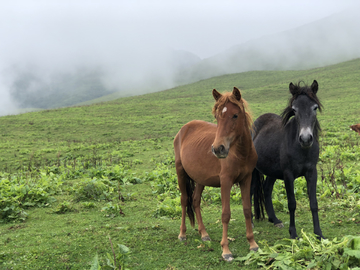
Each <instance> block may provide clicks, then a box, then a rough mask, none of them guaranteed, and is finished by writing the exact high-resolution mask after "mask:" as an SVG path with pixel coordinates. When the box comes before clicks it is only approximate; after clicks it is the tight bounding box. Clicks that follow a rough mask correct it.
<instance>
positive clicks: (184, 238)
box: [178, 236, 186, 241]
mask: <svg viewBox="0 0 360 270" xmlns="http://www.w3.org/2000/svg"><path fill="white" fill-rule="evenodd" d="M178 239H179V240H180V241H185V240H186V236H179V237H178Z"/></svg>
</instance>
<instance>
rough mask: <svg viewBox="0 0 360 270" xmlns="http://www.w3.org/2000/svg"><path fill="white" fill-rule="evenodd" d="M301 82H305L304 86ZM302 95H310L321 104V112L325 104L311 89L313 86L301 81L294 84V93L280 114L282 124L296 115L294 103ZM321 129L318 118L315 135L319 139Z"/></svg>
mask: <svg viewBox="0 0 360 270" xmlns="http://www.w3.org/2000/svg"><path fill="white" fill-rule="evenodd" d="M301 84H303V85H304V86H301ZM300 95H306V96H308V97H309V98H310V99H311V100H312V101H314V102H315V103H316V104H317V105H318V106H319V111H320V112H321V111H322V108H323V105H322V104H321V102H320V100H319V98H318V97H317V96H316V94H315V93H314V92H313V91H312V90H311V87H309V86H308V85H307V84H305V83H304V82H303V81H299V82H298V83H297V84H295V85H294V90H293V94H292V96H291V97H290V98H289V102H288V105H287V107H286V108H285V109H284V110H283V112H282V113H281V115H280V116H281V117H282V125H283V126H285V125H286V124H287V123H288V122H289V120H290V118H291V117H293V116H294V115H295V113H294V111H293V109H292V103H293V101H294V100H295V99H297V98H298V97H299V96H300ZM320 131H321V127H320V123H319V121H318V120H317V118H316V122H315V128H314V135H315V138H316V140H318V137H319V133H320Z"/></svg>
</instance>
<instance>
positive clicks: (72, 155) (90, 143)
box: [0, 59, 360, 269]
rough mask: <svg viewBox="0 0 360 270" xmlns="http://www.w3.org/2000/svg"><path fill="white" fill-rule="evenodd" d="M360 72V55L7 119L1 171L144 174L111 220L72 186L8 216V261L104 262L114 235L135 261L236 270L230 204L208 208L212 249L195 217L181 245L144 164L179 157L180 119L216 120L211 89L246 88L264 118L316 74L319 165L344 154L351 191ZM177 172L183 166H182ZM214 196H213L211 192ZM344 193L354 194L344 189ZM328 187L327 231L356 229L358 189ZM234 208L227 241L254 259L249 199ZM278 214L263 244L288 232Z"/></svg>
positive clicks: (304, 204)
mask: <svg viewBox="0 0 360 270" xmlns="http://www.w3.org/2000/svg"><path fill="white" fill-rule="evenodd" d="M359 71H360V59H356V60H353V61H349V62H346V63H341V64H338V65H334V66H328V67H324V68H317V69H311V70H303V71H261V72H260V71H252V72H246V73H240V74H230V75H225V76H221V77H215V78H211V79H208V80H204V81H200V82H197V83H194V84H190V85H184V86H180V87H176V88H174V89H169V90H167V91H162V92H158V93H152V94H147V95H142V96H137V97H126V98H121V99H117V100H113V101H107V102H103V103H98V104H92V105H87V106H78V107H70V108H63V109H57V110H43V111H39V112H30V113H25V114H20V115H12V116H4V117H0V138H1V140H0V151H1V153H2V155H1V157H0V171H2V172H9V173H10V175H15V174H16V173H19V172H23V173H24V174H26V175H28V176H29V178H31V177H34V176H32V175H33V174H34V175H35V174H36V171H37V170H38V169H39V168H41V167H45V168H46V167H48V166H52V165H54V166H55V167H56V166H60V167H61V168H64V170H68V171H69V172H70V171H71V170H72V169H71V168H73V167H76V166H78V165H79V164H80V163H82V164H85V163H87V164H89V166H90V167H92V166H95V164H96V165H97V166H99V165H100V166H102V167H107V168H108V169H109V170H112V168H114V166H115V165H116V164H122V165H123V166H125V167H126V168H127V169H130V170H131V171H130V172H129V173H130V174H131V173H134V176H136V177H138V178H140V179H142V180H143V183H142V184H137V185H125V186H123V187H122V191H121V193H122V194H123V195H125V197H126V196H127V194H133V195H129V197H126V198H130V199H128V200H125V201H124V202H118V200H116V199H115V197H114V199H113V203H119V204H120V206H121V208H122V210H123V212H124V214H125V216H122V215H119V216H115V217H113V218H109V217H106V216H105V213H104V211H101V209H102V208H103V207H105V206H106V204H107V202H106V201H94V206H95V207H94V208H90V207H86V206H85V205H84V204H83V203H82V202H81V201H76V200H75V197H74V195H73V194H71V192H67V191H66V190H67V188H64V192H62V193H58V194H56V195H54V198H55V199H56V202H54V203H52V204H50V205H48V206H46V207H43V208H39V207H33V208H28V209H26V212H27V213H28V218H27V219H26V221H25V222H23V223H22V222H11V223H0V269H90V264H91V261H92V259H93V258H94V256H95V254H96V253H98V255H99V260H100V262H101V263H102V264H104V263H105V256H106V253H112V251H111V246H110V242H109V240H108V236H110V237H111V239H112V242H113V243H114V244H124V245H126V246H128V247H129V248H130V250H131V254H130V255H129V256H130V262H129V267H131V268H132V269H199V268H201V269H202V268H207V269H221V268H225V267H226V268H227V269H238V268H239V267H240V266H241V264H240V263H239V262H237V263H232V264H227V263H225V262H223V261H222V260H221V256H220V255H221V248H220V245H219V242H220V240H221V233H222V226H221V222H219V220H220V218H221V205H220V204H219V203H218V202H215V203H211V202H210V201H205V202H204V203H203V206H202V209H203V219H204V223H205V226H206V227H207V231H208V232H209V234H210V237H211V238H212V239H213V241H212V243H211V246H210V247H209V246H205V247H200V248H198V246H199V245H200V243H199V241H198V240H199V239H200V238H199V236H198V233H197V231H196V230H195V229H192V228H191V227H190V225H188V240H187V241H186V242H185V243H181V242H179V241H178V240H177V235H178V234H179V226H180V219H179V217H174V218H169V217H163V218H155V217H154V213H155V211H156V209H157V207H158V205H159V204H160V201H159V199H158V197H159V196H158V195H157V194H155V193H154V187H153V186H152V185H153V182H152V181H147V180H146V177H147V176H146V175H147V174H146V172H151V171H154V170H156V166H157V164H158V163H161V162H164V161H165V160H168V159H169V157H173V150H172V140H173V137H174V136H175V134H176V133H177V131H178V130H179V128H180V127H181V126H182V125H184V124H185V123H186V122H188V121H190V120H193V119H201V120H205V121H211V122H212V121H213V116H212V115H211V108H212V106H213V98H212V95H211V91H212V89H213V88H216V89H217V90H218V91H220V92H221V91H231V90H232V88H233V87H234V86H236V87H239V88H240V89H241V92H242V96H243V98H245V99H246V100H247V101H248V102H249V105H250V108H251V110H252V112H253V115H254V118H256V117H257V116H259V115H261V114H262V113H266V112H274V113H280V112H281V110H282V109H283V108H284V107H285V105H286V104H287V100H288V98H289V96H290V94H289V90H288V85H289V83H290V82H297V81H299V80H304V81H305V82H306V83H308V84H311V83H312V81H313V80H314V79H316V80H317V81H318V83H319V92H318V95H319V97H320V100H321V102H322V103H323V105H324V111H323V113H321V114H319V115H318V118H319V121H320V123H321V126H322V130H323V132H322V134H321V145H322V150H321V158H322V165H321V166H323V167H324V168H325V171H326V173H328V172H329V171H330V168H332V167H334V166H335V165H334V164H335V162H336V159H337V158H340V161H341V164H340V165H341V166H343V174H341V168H340V167H337V168H336V174H335V179H336V181H338V187H339V188H343V185H341V184H340V183H341V181H342V179H345V181H347V182H348V183H351V184H352V185H356V181H357V180H356V179H357V177H358V178H359V181H360V157H359V155H358V153H359V150H360V148H359V145H360V137H359V136H358V135H357V134H356V133H355V132H353V131H350V130H349V125H351V124H355V123H358V122H360V118H359V115H360V107H359V104H360V95H359V89H358V86H359V85H360V78H359V76H358V75H359ZM66 168H67V169H66ZM169 168H170V170H171V171H172V173H174V172H175V170H174V168H173V166H171V165H170V166H169ZM79 177H80V178H78V179H65V180H64V187H68V188H69V189H70V188H71V187H73V186H75V185H76V183H78V182H80V181H82V180H83V178H84V177H85V176H84V175H83V174H80V176H79ZM329 178H330V177H329ZM318 181H319V188H318V192H319V190H320V191H323V193H324V194H325V191H326V190H327V189H326V185H327V184H328V182H324V181H325V180H324V181H323V180H321V174H320V173H319V180H318ZM279 182H280V181H279ZM300 183H302V180H297V181H296V184H295V186H296V187H298V189H300V187H301V188H302V187H303V184H301V185H300ZM359 184H360V182H359ZM279 185H280V184H279ZM205 192H209V194H210V195H211V194H212V193H211V192H212V191H211V190H209V189H206V190H205ZM301 192H302V193H301ZM301 192H300V191H299V194H300V195H299V197H298V200H297V202H298V205H297V211H296V224H297V230H298V232H300V231H301V229H304V230H305V231H306V232H312V230H313V229H312V222H311V220H312V218H311V213H310V211H309V202H308V200H307V199H306V198H304V195H303V194H306V191H305V193H304V192H303V191H301ZM341 192H343V193H344V194H345V190H342V191H341V190H340V193H341ZM319 195H322V193H321V192H319ZM325 195H326V196H325ZM325 195H324V196H322V198H320V199H319V209H320V210H319V212H320V214H319V216H320V224H321V227H322V230H323V234H324V235H325V236H326V237H328V238H329V239H332V238H335V237H342V236H344V235H347V234H354V235H355V234H357V235H359V233H358V232H359V231H360V230H359V226H360V215H359V207H356V203H355V204H354V203H352V204H350V200H351V199H350V198H349V196H350V195H346V196H345V195H344V196H342V197H343V199H336V198H335V196H331V194H325ZM354 196H355V195H354ZM210 197H211V196H210ZM340 197H341V196H340ZM280 198H282V199H281V200H280ZM355 198H357V197H356V196H355ZM279 200H280V202H279V206H278V207H280V208H281V207H282V205H283V204H286V200H285V199H284V196H283V195H282V197H280V195H279ZM62 203H63V206H65V208H61V209H67V208H66V206H67V205H69V206H71V207H69V211H64V213H63V214H56V213H54V212H55V210H56V209H60V208H57V207H58V206H59V205H61V204H62ZM67 203H69V204H67ZM350 205H352V206H351V207H350ZM231 207H232V219H234V221H231V222H230V228H229V237H231V238H234V239H235V241H234V242H232V243H231V244H230V249H231V250H232V252H233V253H234V255H235V256H236V257H239V256H245V255H246V254H247V253H248V249H249V246H248V244H247V242H246V239H245V226H244V218H243V214H242V209H241V205H237V204H236V203H234V202H232V205H231ZM285 208H286V207H285ZM60 212H61V211H60ZM278 216H279V218H280V219H282V220H283V222H284V224H285V229H282V230H279V229H277V228H275V227H273V226H272V225H271V224H270V223H268V222H266V221H262V222H258V223H256V224H255V226H256V227H255V229H254V230H255V233H256V234H255V237H256V241H257V242H258V243H259V242H260V241H261V240H264V239H266V240H268V242H269V244H273V243H275V242H276V240H279V239H282V238H286V237H288V231H287V228H288V221H289V216H288V214H287V213H286V209H284V207H282V210H281V211H279V212H278ZM188 224H189V223H188ZM5 263H6V264H5ZM242 268H243V266H242Z"/></svg>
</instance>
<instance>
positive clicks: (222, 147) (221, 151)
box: [219, 145, 225, 153]
mask: <svg viewBox="0 0 360 270" xmlns="http://www.w3.org/2000/svg"><path fill="white" fill-rule="evenodd" d="M224 151H225V146H223V145H220V146H219V152H220V153H224Z"/></svg>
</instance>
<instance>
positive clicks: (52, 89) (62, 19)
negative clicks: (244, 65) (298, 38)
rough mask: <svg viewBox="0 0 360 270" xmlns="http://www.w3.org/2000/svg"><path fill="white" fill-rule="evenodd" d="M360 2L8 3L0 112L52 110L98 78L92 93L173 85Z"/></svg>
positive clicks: (0, 30) (0, 14) (2, 24)
mask: <svg viewBox="0 0 360 270" xmlns="http://www.w3.org/2000/svg"><path fill="white" fill-rule="evenodd" d="M359 7H360V6H359V4H358V1H355V0H354V1H346V0H343V1H335V0H333V1H330V0H327V1H325V0H321V1H301V2H300V1H291V0H288V1H266V0H263V1H259V0H255V1H235V0H233V1H230V0H218V1H211V0H210V1H206V0H199V1H192V0H189V1H188V0H182V1H165V0H158V1H146V0H142V1H134V0H133V1H130V0H129V1H127V0H121V1H115V0H114V1H110V0H103V1H100V0H99V1H85V0H84V1H81V0H78V1H64V0H61V1H60V0H53V1H51V0H48V1H35V0H34V1H30V0H26V1H16V0H13V1H7V2H2V4H1V9H0V36H1V43H0V59H1V60H0V115H6V114H11V113H16V112H18V111H17V109H19V108H26V107H34V106H36V105H37V104H39V106H38V107H41V108H46V107H47V106H45V105H44V102H45V103H46V102H49V100H51V98H50V99H49V97H50V96H52V95H53V94H54V95H55V94H56V99H59V98H60V97H61V94H64V95H65V94H66V95H69V96H71V95H73V94H74V93H75V92H76V91H78V90H79V89H80V88H81V89H82V90H81V91H83V92H82V94H81V97H80V96H79V95H78V96H77V97H74V100H76V98H77V99H78V100H79V101H81V100H84V93H85V92H86V91H87V90H86V89H85V90H83V88H84V86H83V85H84V84H85V83H84V82H86V83H87V84H88V83H89V78H90V79H91V82H93V84H94V85H97V86H98V87H99V89H102V92H101V91H100V90H99V91H100V92H99V93H96V90H94V89H92V90H91V94H89V97H92V98H94V97H97V95H98V96H101V95H102V94H106V93H111V92H114V91H118V92H121V93H124V95H133V94H141V93H146V92H150V91H158V90H162V89H167V88H170V87H173V86H175V85H176V82H175V81H174V79H175V78H174V76H175V74H176V71H178V69H179V68H186V67H187V65H188V66H190V65H192V64H193V63H196V62H197V61H200V59H205V58H210V57H212V56H215V55H218V54H220V53H222V52H223V51H226V50H228V49H229V48H232V47H234V46H235V45H239V44H243V43H246V42H248V41H251V40H253V39H258V38H261V37H264V36H268V35H272V34H276V33H280V32H283V31H285V30H289V29H293V28H296V27H299V26H302V25H304V24H307V23H311V22H314V21H317V20H319V19H322V18H325V17H327V16H330V15H332V14H335V13H338V12H342V11H344V10H354V9H357V10H359ZM65 82H66V83H65ZM79 91H80V90H79ZM85 99H86V98H85ZM30 100H32V102H30ZM34 100H35V101H34ZM64 104H65V105H66V103H59V104H49V106H48V107H54V106H57V105H58V106H62V105H64ZM69 104H70V103H69Z"/></svg>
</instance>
